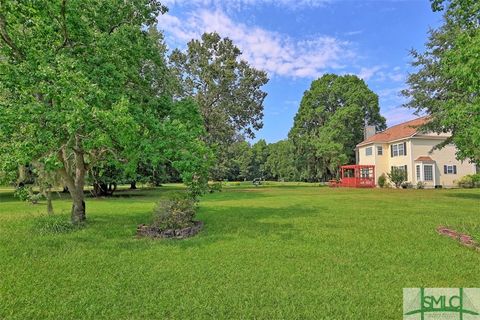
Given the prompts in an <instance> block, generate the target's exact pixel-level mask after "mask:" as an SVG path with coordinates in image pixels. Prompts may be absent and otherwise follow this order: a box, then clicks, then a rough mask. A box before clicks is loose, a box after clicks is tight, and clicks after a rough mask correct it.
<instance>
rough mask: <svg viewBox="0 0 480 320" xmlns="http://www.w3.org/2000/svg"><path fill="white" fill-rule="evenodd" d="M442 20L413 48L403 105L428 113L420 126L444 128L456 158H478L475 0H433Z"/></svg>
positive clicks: (479, 11) (479, 43)
mask: <svg viewBox="0 0 480 320" xmlns="http://www.w3.org/2000/svg"><path fill="white" fill-rule="evenodd" d="M432 9H433V10H434V11H443V14H444V19H443V25H442V26H441V27H439V28H438V29H434V30H430V35H429V39H428V42H427V43H426V44H425V51H424V52H419V51H417V50H412V51H411V55H412V57H413V62H412V66H413V67H415V68H416V72H414V73H412V74H410V75H409V77H408V80H407V83H408V86H409V87H408V89H406V90H404V91H403V94H404V95H405V96H406V97H408V98H410V100H409V101H408V103H407V104H406V107H408V108H412V109H415V110H416V112H417V113H425V114H427V115H429V116H430V121H429V122H428V123H427V124H426V125H425V126H423V127H422V128H421V129H422V130H423V131H432V132H438V133H442V132H449V133H451V134H452V136H451V138H449V139H447V140H446V141H445V142H443V143H441V144H439V145H438V146H437V148H442V147H443V146H445V145H447V144H449V143H454V144H455V145H456V147H457V150H458V152H457V158H459V159H461V160H464V159H470V160H472V161H474V162H476V163H479V162H480V95H479V92H480V59H479V55H480V2H479V1H475V0H452V1H445V0H434V1H432Z"/></svg>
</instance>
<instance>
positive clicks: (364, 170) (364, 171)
mask: <svg viewBox="0 0 480 320" xmlns="http://www.w3.org/2000/svg"><path fill="white" fill-rule="evenodd" d="M360 177H361V178H371V177H373V172H371V174H370V169H369V168H361V169H360Z"/></svg>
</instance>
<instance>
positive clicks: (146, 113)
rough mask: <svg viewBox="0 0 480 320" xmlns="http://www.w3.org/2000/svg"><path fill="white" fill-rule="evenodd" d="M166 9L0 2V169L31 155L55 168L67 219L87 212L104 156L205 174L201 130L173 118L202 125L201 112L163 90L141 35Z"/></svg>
mask: <svg viewBox="0 0 480 320" xmlns="http://www.w3.org/2000/svg"><path fill="white" fill-rule="evenodd" d="M165 10H166V8H165V7H163V6H162V5H161V4H160V3H159V2H158V1H155V0H130V1H123V0H58V1H49V0H43V1H33V0H25V1H1V2H0V36H1V38H0V165H1V168H0V171H2V170H3V171H9V170H10V171H12V170H14V169H15V168H16V167H18V166H19V165H24V164H28V163H32V162H34V161H35V162H40V163H42V164H44V166H45V168H46V170H54V171H57V172H58V173H59V174H60V175H61V177H62V179H63V181H64V183H65V185H66V186H67V187H68V191H69V192H70V194H71V197H72V200H73V205H72V222H74V223H78V222H82V221H83V220H85V218H86V215H85V201H84V200H85V199H84V198H85V196H84V191H83V188H84V184H85V177H86V173H87V171H88V170H89V168H91V167H92V166H94V165H95V163H96V162H97V161H101V160H102V159H105V157H106V155H108V156H109V157H116V158H118V160H119V161H123V162H124V163H131V165H132V166H136V162H138V161H140V160H146V159H151V160H152V161H154V162H155V161H157V162H159V161H167V159H168V161H171V163H172V164H173V165H175V166H176V167H177V168H178V170H179V171H180V172H182V175H183V177H184V179H185V180H186V181H190V182H192V183H196V182H199V181H200V180H202V179H201V176H202V170H203V169H204V162H203V160H204V159H205V158H206V154H207V151H206V149H204V147H203V145H202V143H200V141H199V140H198V139H197V137H198V135H199V134H202V132H203V131H202V130H203V126H200V127H199V126H197V125H194V124H193V125H192V123H186V122H184V121H180V120H179V119H178V117H175V116H172V114H173V115H174V114H175V113H176V112H177V113H178V112H180V113H183V112H190V113H191V114H192V117H193V118H195V119H197V120H196V121H197V122H199V123H200V125H201V122H200V121H201V117H200V114H199V113H198V111H196V105H195V104H194V103H193V102H192V101H183V102H176V103H174V102H173V101H172V99H171V98H170V97H169V93H168V92H165V90H164V88H166V87H168V86H167V85H165V83H166V82H168V81H170V80H169V75H168V72H167V67H166V63H165V59H164V56H163V55H161V54H160V53H159V50H158V49H159V45H160V44H159V42H158V35H155V34H154V33H152V32H149V31H148V30H149V29H150V28H152V27H155V23H156V19H157V16H158V15H159V14H160V13H162V12H164V11H165ZM176 110H180V111H176ZM193 123H195V121H193Z"/></svg>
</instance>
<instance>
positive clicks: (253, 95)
mask: <svg viewBox="0 0 480 320" xmlns="http://www.w3.org/2000/svg"><path fill="white" fill-rule="evenodd" d="M240 56H241V51H240V50H239V49H238V48H237V47H236V46H235V44H234V43H233V42H232V40H230V39H228V38H221V37H220V36H219V35H218V34H217V33H205V34H203V35H202V38H201V39H200V40H196V39H194V40H192V41H190V42H189V43H188V48H187V50H186V51H185V52H182V51H180V50H178V49H176V50H174V51H173V52H172V54H171V55H170V62H171V65H172V67H173V70H174V71H175V72H176V74H177V76H178V78H179V79H181V81H180V88H179V91H178V95H179V96H180V97H193V98H194V99H195V101H196V102H197V103H198V105H199V106H200V110H201V114H202V117H203V122H204V126H205V131H206V135H205V138H204V140H205V141H206V142H207V143H208V145H209V146H211V147H216V156H217V166H215V167H214V168H213V170H212V173H213V176H214V178H222V177H225V175H226V172H225V171H223V169H224V168H225V167H226V165H227V164H226V162H227V161H230V159H229V158H228V152H227V149H228V146H229V145H230V144H231V143H233V142H235V141H242V140H243V139H244V138H254V137H255V131H256V130H258V129H260V128H262V126H263V123H262V119H263V101H264V99H265V97H266V95H267V94H266V92H264V91H263V90H262V89H261V88H262V86H263V85H265V84H266V83H267V82H268V78H267V74H266V73H265V72H264V71H260V70H257V69H255V68H253V67H252V66H250V65H249V64H248V62H246V61H245V60H242V59H241V57H240Z"/></svg>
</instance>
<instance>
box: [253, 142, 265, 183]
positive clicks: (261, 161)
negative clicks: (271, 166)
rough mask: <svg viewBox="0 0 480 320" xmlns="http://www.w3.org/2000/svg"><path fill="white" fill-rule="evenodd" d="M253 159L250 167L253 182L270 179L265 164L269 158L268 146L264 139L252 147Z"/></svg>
mask: <svg viewBox="0 0 480 320" xmlns="http://www.w3.org/2000/svg"><path fill="white" fill-rule="evenodd" d="M251 155H252V157H251V159H250V165H249V176H250V179H251V180H253V179H255V178H259V179H268V178H269V176H268V172H267V171H266V168H265V164H266V162H267V158H268V146H267V142H266V141H265V140H264V139H260V140H258V141H257V142H256V143H254V144H253V145H252V153H251Z"/></svg>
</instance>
